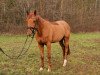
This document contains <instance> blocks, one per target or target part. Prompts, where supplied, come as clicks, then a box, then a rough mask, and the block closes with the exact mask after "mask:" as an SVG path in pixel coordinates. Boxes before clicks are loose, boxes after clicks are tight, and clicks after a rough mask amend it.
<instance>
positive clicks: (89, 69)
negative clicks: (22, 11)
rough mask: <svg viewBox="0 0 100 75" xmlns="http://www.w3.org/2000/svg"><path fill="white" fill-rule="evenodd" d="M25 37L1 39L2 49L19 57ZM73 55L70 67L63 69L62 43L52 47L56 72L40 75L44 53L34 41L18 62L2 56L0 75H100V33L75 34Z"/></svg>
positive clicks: (3, 36)
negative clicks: (41, 56) (41, 53)
mask: <svg viewBox="0 0 100 75" xmlns="http://www.w3.org/2000/svg"><path fill="white" fill-rule="evenodd" d="M24 40H25V36H23V35H16V36H15V35H0V47H1V48H2V49H3V50H4V51H5V52H6V53H7V54H9V55H10V56H12V57H15V56H17V55H18V54H19V52H20V50H21V48H22V45H23V43H24ZM70 50H71V55H70V56H68V63H67V66H66V67H62V63H63V61H62V50H61V47H60V46H59V44H58V43H55V44H52V60H51V61H52V72H49V73H48V72H47V57H46V56H47V50H46V48H45V69H44V71H42V72H39V67H40V50H39V49H38V47H37V42H36V40H35V39H34V40H33V43H32V45H31V47H30V49H29V51H28V52H27V53H26V54H25V55H23V56H22V57H21V58H20V59H18V60H15V59H13V60H11V59H9V58H8V57H6V56H5V55H4V54H2V53H1V52H0V75H100V33H99V32H97V33H78V34H71V38H70Z"/></svg>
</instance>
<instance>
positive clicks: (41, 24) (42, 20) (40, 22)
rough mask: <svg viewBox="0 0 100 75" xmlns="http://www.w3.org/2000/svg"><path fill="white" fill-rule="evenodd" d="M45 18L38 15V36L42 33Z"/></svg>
mask: <svg viewBox="0 0 100 75" xmlns="http://www.w3.org/2000/svg"><path fill="white" fill-rule="evenodd" d="M44 22H45V20H44V19H43V18H41V17H40V16H38V31H37V34H38V35H39V36H42V34H43V29H44V26H45V24H44Z"/></svg>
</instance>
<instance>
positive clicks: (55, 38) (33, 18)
mask: <svg viewBox="0 0 100 75" xmlns="http://www.w3.org/2000/svg"><path fill="white" fill-rule="evenodd" d="M27 24H28V30H27V34H28V35H31V34H32V29H36V35H35V36H36V40H37V42H38V47H39V49H40V54H41V67H40V71H42V70H43V68H44V45H46V46H47V54H48V55H47V57H48V71H51V43H55V42H59V44H60V46H61V47H62V51H63V60H64V62H63V66H66V63H67V55H69V54H70V50H69V37H70V27H69V25H68V24H67V23H66V22H65V21H63V20H61V21H55V22H49V21H47V20H45V19H43V18H42V17H40V16H39V15H37V13H36V10H35V11H34V12H27Z"/></svg>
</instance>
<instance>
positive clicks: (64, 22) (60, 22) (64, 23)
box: [55, 20, 70, 31]
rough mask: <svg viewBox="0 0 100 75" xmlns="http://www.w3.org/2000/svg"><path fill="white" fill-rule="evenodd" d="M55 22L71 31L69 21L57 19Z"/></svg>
mask: <svg viewBox="0 0 100 75" xmlns="http://www.w3.org/2000/svg"><path fill="white" fill-rule="evenodd" d="M55 23H57V24H58V25H61V26H63V27H64V28H65V29H66V30H67V31H70V26H69V25H68V23H67V22H66V21H63V20H61V21H56V22H55Z"/></svg>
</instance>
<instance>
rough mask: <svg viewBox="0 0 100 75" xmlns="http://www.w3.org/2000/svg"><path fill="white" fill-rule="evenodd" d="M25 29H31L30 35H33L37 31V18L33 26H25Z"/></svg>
mask: <svg viewBox="0 0 100 75" xmlns="http://www.w3.org/2000/svg"><path fill="white" fill-rule="evenodd" d="M27 29H30V30H31V31H32V37H33V35H35V33H36V31H38V20H37V19H36V21H35V27H27Z"/></svg>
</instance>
